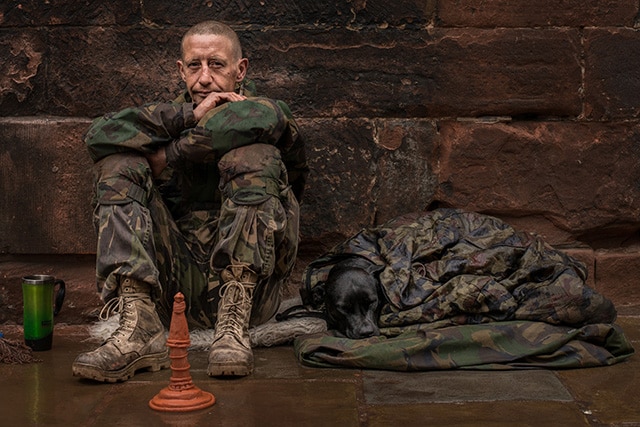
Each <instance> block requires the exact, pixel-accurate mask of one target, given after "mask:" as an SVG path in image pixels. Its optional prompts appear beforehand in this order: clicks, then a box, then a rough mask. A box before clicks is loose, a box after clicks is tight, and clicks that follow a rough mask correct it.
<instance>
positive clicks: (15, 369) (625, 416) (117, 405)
mask: <svg viewBox="0 0 640 427" xmlns="http://www.w3.org/2000/svg"><path fill="white" fill-rule="evenodd" d="M618 323H619V324H620V325H621V327H622V328H623V329H624V330H625V332H626V333H627V335H628V337H629V339H631V340H632V342H633V343H634V345H635V346H636V348H638V345H640V340H639V339H640V333H639V331H640V316H637V315H636V314H633V315H629V316H622V317H621V318H620V319H619V320H618ZM0 330H2V332H4V333H5V335H6V336H7V338H10V339H20V338H21V328H20V326H19V325H2V327H1V329H0ZM88 330H89V328H88V327H87V326H86V325H64V324H63V325H56V329H55V336H54V341H53V349H52V350H50V351H45V352H36V353H34V355H35V356H36V357H38V358H39V359H41V362H39V363H30V364H25V365H6V364H2V365H0V396H2V399H0V414H1V416H0V425H2V426H4V425H7V426H105V427H107V426H108V427H115V426H133V427H136V426H144V427H151V426H156V425H158V426H164V425H166V426H198V425H222V426H261V427H262V426H267V427H268V426H285V427H287V426H327V425H331V426H334V425H335V426H340V427H342V426H346V427H350V426H369V427H379V426H391V425H394V426H396V425H397V426H402V427H410V426H424V425H448V426H483V425H490V426H514V425H517V426H547V425H549V426H555V425H558V426H592V427H596V426H597V427H601V426H640V405H638V404H637V396H636V395H635V392H634V391H635V389H636V388H637V385H638V384H640V357H638V356H637V355H634V356H632V357H631V358H629V359H628V360H627V361H626V362H623V363H620V364H617V365H613V366H610V367H600V368H590V369H573V370H541V369H529V370H511V371H474V370H469V371H463V370H457V371H432V372H414V373H404V372H402V373H401V372H391V371H374V370H360V369H342V368H335V369H325V368H322V369H319V368H310V367H306V366H302V365H301V364H300V363H299V362H298V361H297V359H296V358H295V354H294V351H293V348H292V347H291V346H278V347H271V348H258V349H255V352H254V356H255V372H254V374H252V375H250V376H248V377H245V378H241V379H229V380H221V379H216V378H210V377H208V376H207V374H206V363H207V353H206V351H191V352H189V355H188V361H189V364H190V366H191V368H190V373H191V376H192V379H193V383H194V384H195V385H196V386H197V387H199V388H201V389H202V390H204V391H208V392H210V393H212V394H213V395H214V396H215V398H216V403H215V405H213V406H212V407H211V408H208V409H203V410H199V411H193V412H189V413H180V414H170V413H164V412H159V411H154V410H152V409H151V408H149V406H148V403H149V401H150V400H151V399H152V398H153V397H154V396H155V395H156V394H157V393H159V392H160V391H161V390H162V389H163V388H164V387H166V386H167V385H168V384H169V382H170V377H171V370H163V371H161V372H154V373H151V372H141V373H139V374H138V375H136V376H135V377H134V378H133V379H132V380H130V381H128V382H126V383H120V384H101V383H96V382H93V381H88V380H82V379H78V378H74V377H73V376H72V375H71V363H72V362H73V359H74V358H75V356H76V355H77V354H78V353H80V352H82V351H86V350H90V349H92V348H94V347H95V346H96V343H95V342H93V341H89V340H88Z"/></svg>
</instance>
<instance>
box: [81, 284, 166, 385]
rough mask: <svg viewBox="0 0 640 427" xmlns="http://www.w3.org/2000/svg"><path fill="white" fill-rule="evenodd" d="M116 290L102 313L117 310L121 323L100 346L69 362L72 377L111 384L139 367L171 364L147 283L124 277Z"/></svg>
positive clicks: (162, 328)
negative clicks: (116, 295) (114, 296)
mask: <svg viewBox="0 0 640 427" xmlns="http://www.w3.org/2000/svg"><path fill="white" fill-rule="evenodd" d="M118 293H119V296H118V297H117V298H114V299H112V300H111V301H109V302H108V303H107V304H106V305H105V307H104V308H103V312H104V311H105V310H106V316H107V317H108V316H109V314H110V313H113V312H119V313H120V326H119V327H118V329H116V330H115V331H114V332H113V334H111V336H110V337H109V338H107V340H106V341H105V342H104V343H102V345H101V346H100V347H98V348H97V349H95V350H93V351H90V352H87V353H81V354H80V355H78V357H77V358H76V360H75V361H74V362H73V365H72V370H73V375H74V376H78V377H83V378H88V379H92V380H96V381H103V382H109V383H113V382H117V381H126V380H128V379H129V378H131V377H133V376H134V375H135V373H136V371H138V370H140V369H148V370H150V371H159V370H160V369H164V368H168V367H169V366H170V365H171V360H170V359H169V350H168V348H167V346H166V337H165V330H164V327H163V326H162V323H161V322H160V318H159V317H158V313H157V312H156V309H155V304H154V303H153V301H151V296H150V293H151V288H150V286H149V285H148V284H147V283H144V282H140V281H136V280H132V279H128V278H126V279H123V280H122V282H121V283H120V287H119V289H118ZM103 312H101V313H100V314H101V317H102V314H103Z"/></svg>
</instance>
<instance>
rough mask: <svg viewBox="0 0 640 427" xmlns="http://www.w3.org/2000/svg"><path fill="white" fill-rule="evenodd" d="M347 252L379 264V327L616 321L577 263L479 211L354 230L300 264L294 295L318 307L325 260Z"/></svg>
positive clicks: (429, 215) (414, 216) (402, 219)
mask: <svg viewBox="0 0 640 427" xmlns="http://www.w3.org/2000/svg"><path fill="white" fill-rule="evenodd" d="M353 255H356V256H363V257H365V258H367V259H369V260H371V261H372V262H374V263H376V264H377V265H379V266H380V267H381V272H380V282H381V284H382V289H383V291H384V293H385V296H386V303H385V304H384V305H383V309H382V313H381V316H380V321H379V324H380V326H381V327H382V328H390V329H389V331H385V330H383V331H382V332H383V333H385V332H386V333H389V334H396V333H398V328H403V327H409V326H411V325H416V324H422V323H433V322H439V323H440V324H441V325H443V326H444V325H451V324H475V323H486V322H490V321H505V320H535V321H544V322H547V323H551V324H563V325H573V326H581V325H584V324H587V323H600V322H613V321H614V320H615V318H616V310H615V307H614V306H613V304H612V303H611V301H609V300H608V299H606V298H605V297H603V296H602V295H600V294H598V293H597V292H595V291H594V290H593V289H591V288H589V287H588V286H587V285H586V284H585V279H586V274H587V269H586V267H585V266H584V265H583V264H582V263H580V262H578V261H577V260H575V259H573V258H571V257H569V256H568V255H566V254H565V253H563V252H560V251H557V250H555V249H553V248H552V247H550V246H549V245H547V244H546V243H545V242H544V241H543V240H542V239H541V238H540V237H538V236H535V235H532V234H529V233H523V232H518V231H516V230H514V229H513V228H512V227H510V226H509V225H508V224H506V223H504V222H502V221H500V220H499V219H497V218H494V217H490V216H487V215H481V214H478V213H474V212H464V211H460V210H456V209H438V210H434V211H431V212H427V213H426V214H425V213H422V214H420V213H413V214H409V215H405V216H401V217H399V218H396V219H393V220H391V221H389V222H388V223H387V224H384V225H382V226H380V227H377V228H372V229H366V230H362V231H361V232H360V233H358V234H356V235H355V236H353V237H352V238H350V239H348V240H347V241H346V242H343V243H342V244H340V245H338V246H336V247H335V248H333V249H332V250H331V251H329V252H328V253H327V254H325V255H323V256H321V257H320V258H318V259H316V260H314V261H313V262H312V263H310V264H309V266H308V267H307V269H306V271H305V274H304V283H303V289H302V290H301V294H302V298H303V302H305V303H306V304H310V305H313V306H316V308H321V307H318V303H319V301H318V300H317V298H314V295H316V294H318V293H321V288H322V286H323V284H324V281H325V280H326V277H327V275H328V272H329V270H330V269H331V267H332V265H333V264H335V262H337V260H339V259H341V258H343V257H345V256H353ZM316 287H318V288H319V289H316Z"/></svg>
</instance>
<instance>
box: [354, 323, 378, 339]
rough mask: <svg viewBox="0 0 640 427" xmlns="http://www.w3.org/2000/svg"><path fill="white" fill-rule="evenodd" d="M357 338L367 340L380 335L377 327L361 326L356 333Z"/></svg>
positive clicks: (370, 325)
mask: <svg viewBox="0 0 640 427" xmlns="http://www.w3.org/2000/svg"><path fill="white" fill-rule="evenodd" d="M357 335H358V338H369V337H373V336H378V335H380V330H379V329H378V327H377V326H375V325H372V324H367V325H362V328H360V330H359V331H358V333H357Z"/></svg>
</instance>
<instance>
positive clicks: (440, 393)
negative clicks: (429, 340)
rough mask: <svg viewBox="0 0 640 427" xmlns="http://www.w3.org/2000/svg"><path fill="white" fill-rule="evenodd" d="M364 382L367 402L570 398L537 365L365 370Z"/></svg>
mask: <svg viewBox="0 0 640 427" xmlns="http://www.w3.org/2000/svg"><path fill="white" fill-rule="evenodd" d="M363 383H364V396H365V400H366V402H367V403H369V404H390V403H391V404H420V403H434V402H436V403H438V402H440V403H441V402H476V401H477V402H482V401H485V402H492V401H501V400H529V401H535V400H545V401H550V400H553V401H571V400H572V397H571V393H569V391H568V390H567V389H566V388H565V387H564V385H563V384H562V383H561V382H560V381H559V380H558V378H556V376H555V375H554V373H553V372H551V371H543V370H537V369H536V370H531V371H522V370H517V371H516V370H514V371H489V372H486V371H436V372H365V373H364V374H363Z"/></svg>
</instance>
